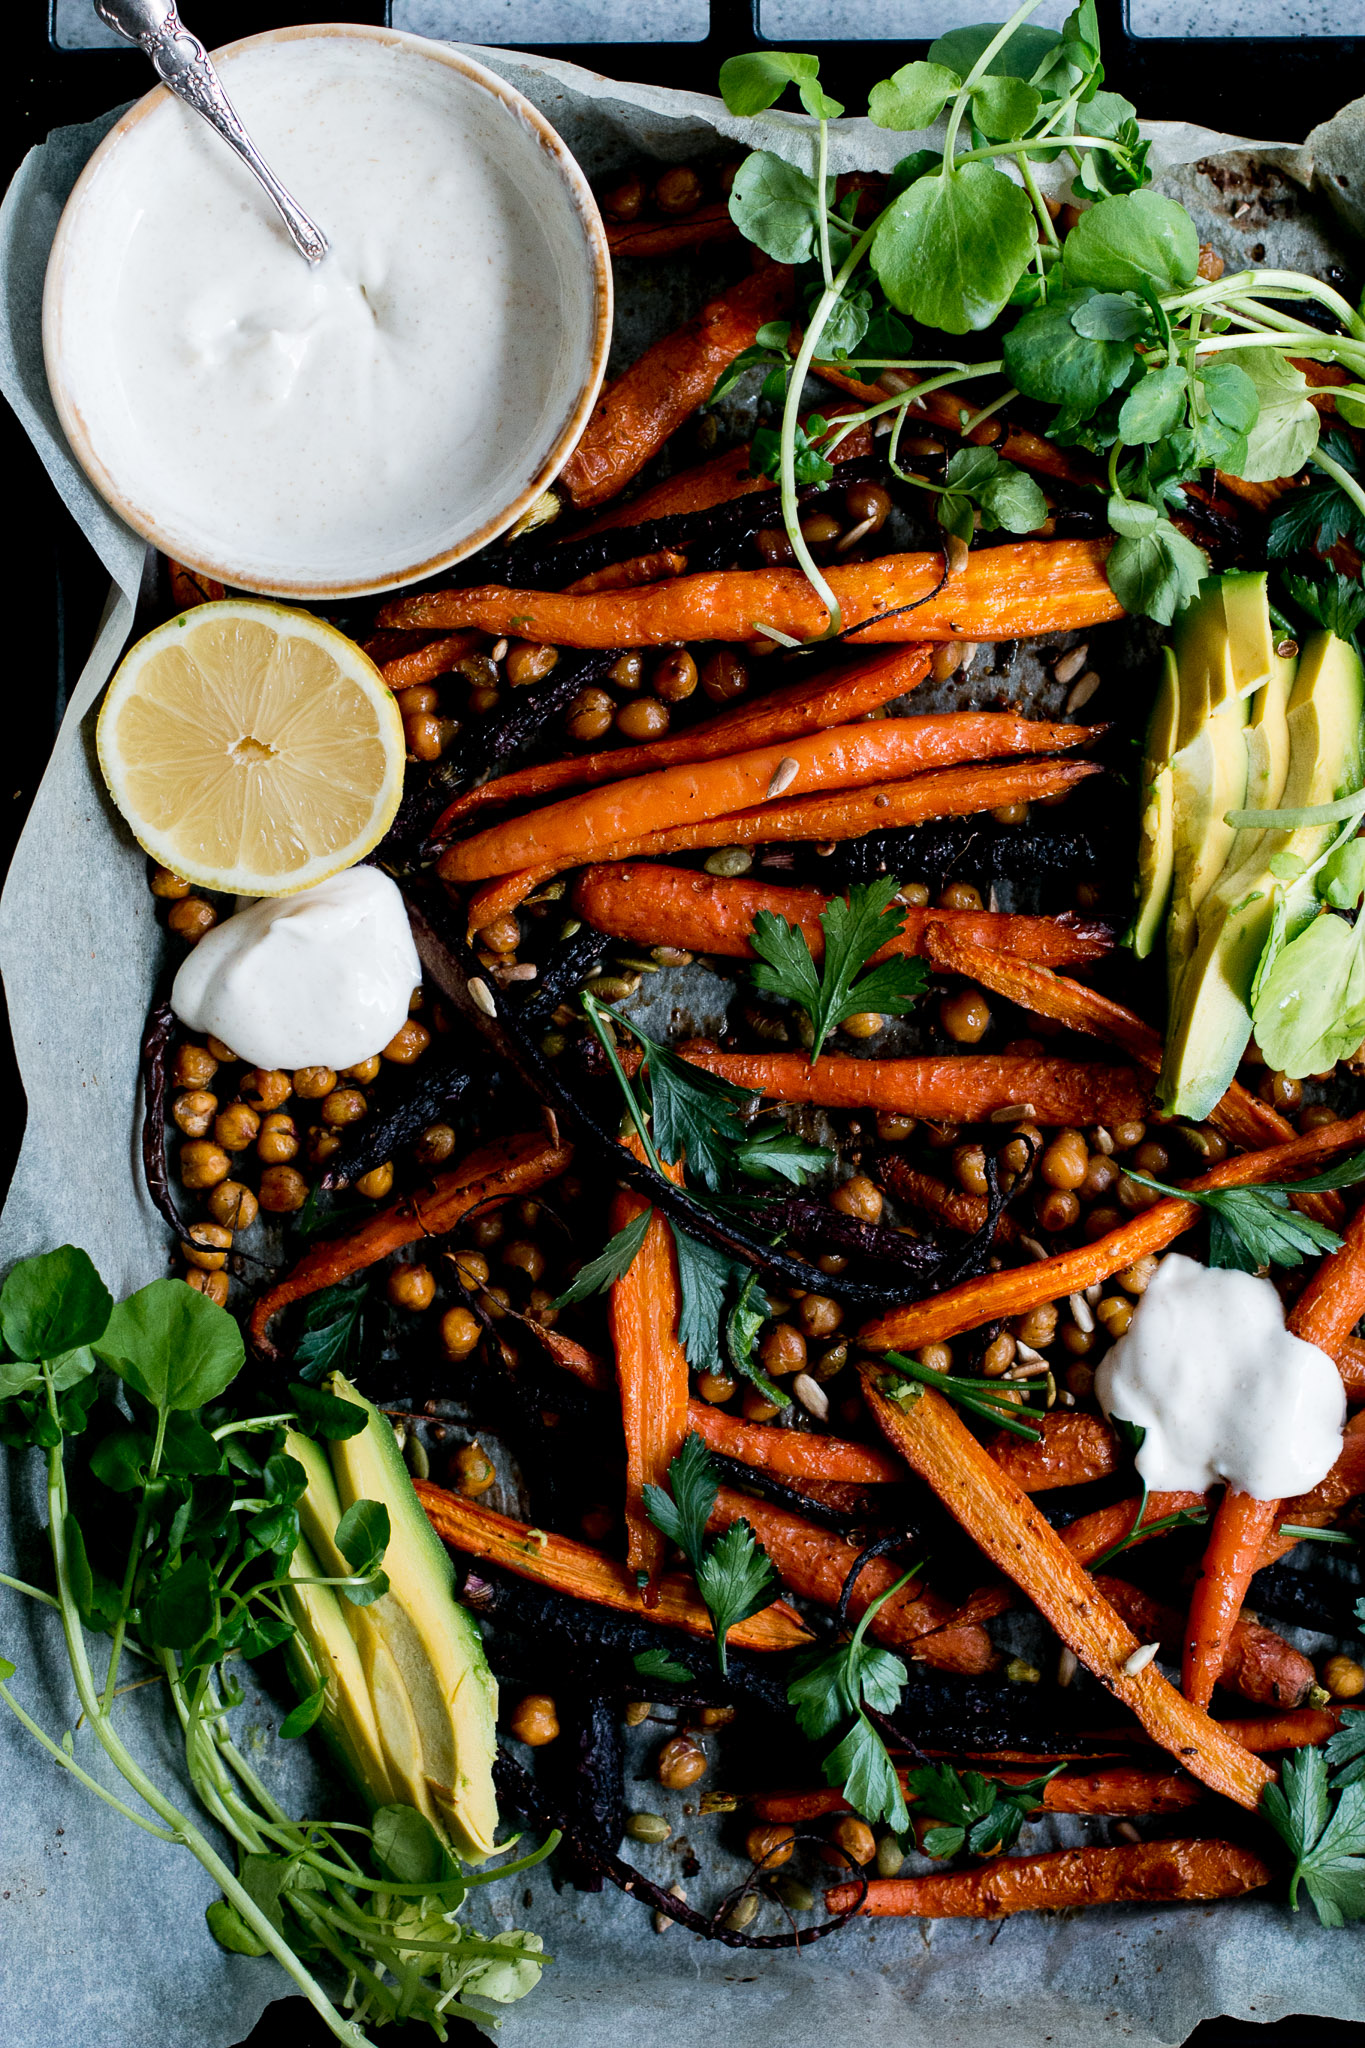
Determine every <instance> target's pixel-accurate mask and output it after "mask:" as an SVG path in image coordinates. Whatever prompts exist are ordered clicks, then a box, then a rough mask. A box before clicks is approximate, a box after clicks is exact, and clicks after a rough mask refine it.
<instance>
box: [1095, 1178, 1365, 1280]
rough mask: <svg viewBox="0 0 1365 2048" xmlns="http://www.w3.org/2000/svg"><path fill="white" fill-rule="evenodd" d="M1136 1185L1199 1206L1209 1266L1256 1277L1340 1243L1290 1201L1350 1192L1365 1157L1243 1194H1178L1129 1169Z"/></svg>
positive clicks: (1237, 1190)
mask: <svg viewBox="0 0 1365 2048" xmlns="http://www.w3.org/2000/svg"><path fill="white" fill-rule="evenodd" d="M1129 1170H1130V1172H1131V1174H1132V1178H1133V1179H1134V1180H1138V1181H1141V1182H1142V1184H1143V1186H1144V1187H1149V1188H1155V1189H1156V1191H1157V1192H1158V1194H1162V1195H1175V1196H1177V1197H1178V1198H1179V1200H1181V1201H1182V1202H1197V1203H1198V1204H1199V1206H1200V1208H1201V1209H1207V1210H1208V1211H1209V1264H1210V1265H1211V1266H1227V1267H1231V1268H1232V1269H1234V1270H1235V1271H1237V1272H1241V1273H1254V1272H1256V1271H1257V1270H1258V1269H1259V1268H1260V1267H1262V1266H1298V1265H1301V1264H1302V1263H1303V1260H1304V1258H1305V1257H1306V1256H1307V1257H1312V1256H1314V1255H1316V1254H1317V1253H1319V1252H1333V1251H1335V1250H1336V1249H1337V1247H1338V1246H1339V1245H1340V1243H1341V1239H1340V1238H1339V1237H1338V1235H1337V1233H1336V1232H1335V1231H1334V1230H1329V1229H1328V1227H1327V1225H1326V1224H1325V1223H1318V1222H1315V1221H1314V1219H1313V1218H1312V1217H1311V1216H1301V1215H1300V1214H1299V1212H1298V1210H1297V1209H1291V1208H1290V1206H1289V1198H1290V1196H1291V1195H1299V1194H1324V1193H1326V1192H1327V1190H1328V1189H1331V1188H1351V1187H1355V1186H1356V1185H1357V1184H1358V1183H1359V1182H1360V1181H1362V1180H1365V1152H1353V1153H1352V1154H1351V1156H1350V1158H1349V1159H1341V1160H1338V1162H1337V1164H1336V1165H1335V1166H1329V1167H1328V1168H1327V1170H1326V1172H1325V1173H1317V1174H1314V1175H1313V1177H1312V1179H1311V1180H1296V1181H1266V1182H1264V1183H1262V1184H1261V1185H1260V1186H1258V1187H1247V1188H1177V1187H1171V1186H1170V1185H1168V1183H1167V1182H1165V1181H1160V1180H1152V1179H1151V1178H1150V1177H1149V1176H1148V1175H1147V1174H1144V1173H1138V1172H1137V1171H1136V1170H1135V1169H1131V1168H1130V1169H1129Z"/></svg>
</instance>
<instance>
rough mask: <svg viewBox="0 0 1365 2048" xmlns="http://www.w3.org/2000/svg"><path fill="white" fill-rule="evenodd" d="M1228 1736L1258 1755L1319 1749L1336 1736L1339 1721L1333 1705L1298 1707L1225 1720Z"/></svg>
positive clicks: (1224, 1725) (1224, 1727) (1221, 1724)
mask: <svg viewBox="0 0 1365 2048" xmlns="http://www.w3.org/2000/svg"><path fill="white" fill-rule="evenodd" d="M1219 1726H1220V1727H1221V1728H1222V1730H1223V1732H1224V1734H1225V1735H1228V1736H1230V1737H1231V1738H1232V1740H1233V1741H1234V1742H1240V1743H1241V1745H1242V1747H1243V1749H1249V1750H1251V1751H1252V1753H1253V1754H1254V1755H1255V1756H1273V1755H1275V1753H1276V1752H1277V1751H1278V1750H1282V1749H1316V1748H1317V1746H1318V1744H1319V1743H1320V1742H1326V1740H1327V1738H1328V1736H1329V1735H1335V1734H1336V1731H1337V1729H1338V1727H1339V1726H1340V1722H1339V1720H1338V1717H1337V1715H1336V1714H1335V1713H1334V1712H1333V1710H1332V1708H1331V1707H1299V1708H1297V1709H1296V1710H1295V1711H1294V1712H1292V1713H1288V1714H1270V1715H1266V1716H1263V1717H1258V1718H1257V1719H1255V1720H1251V1721H1222V1722H1220V1723H1219Z"/></svg>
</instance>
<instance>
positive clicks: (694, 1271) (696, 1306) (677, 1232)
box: [671, 1223, 748, 1372]
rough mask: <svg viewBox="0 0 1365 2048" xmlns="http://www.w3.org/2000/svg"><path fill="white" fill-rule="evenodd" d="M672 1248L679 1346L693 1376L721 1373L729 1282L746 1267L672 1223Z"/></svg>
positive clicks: (745, 1270) (744, 1270)
mask: <svg viewBox="0 0 1365 2048" xmlns="http://www.w3.org/2000/svg"><path fill="white" fill-rule="evenodd" d="M671 1227H672V1231H673V1245H674V1250H675V1251H676V1253H677V1259H678V1292H679V1294H680V1296H681V1298H682V1300H681V1311H680V1313H679V1316H678V1342H679V1343H680V1344H681V1345H682V1348H683V1350H684V1351H685V1352H686V1354H687V1362H688V1364H689V1365H690V1366H691V1368H692V1370H693V1372H718V1371H719V1370H720V1319H721V1311H722V1309H723V1308H724V1305H725V1296H726V1293H727V1291H728V1289H729V1287H730V1286H731V1284H732V1282H733V1281H734V1280H736V1279H737V1278H738V1277H739V1275H740V1274H742V1273H747V1271H748V1268H747V1267H746V1266H741V1265H739V1264H738V1263H737V1262H736V1261H735V1260H734V1259H731V1258H727V1257H726V1255H725V1253H724V1252H723V1251H720V1250H719V1249H718V1248H717V1247H716V1246H715V1245H713V1244H705V1243H703V1241H702V1240H701V1238H698V1237H691V1236H689V1235H688V1233H687V1231H685V1230H682V1229H680V1228H679V1226H678V1225H677V1224H676V1223H674V1224H673V1225H672V1226H671Z"/></svg>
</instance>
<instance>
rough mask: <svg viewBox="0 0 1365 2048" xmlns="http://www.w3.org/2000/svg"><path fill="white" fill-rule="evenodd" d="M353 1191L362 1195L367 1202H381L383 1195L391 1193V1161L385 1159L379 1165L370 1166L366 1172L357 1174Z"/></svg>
mask: <svg viewBox="0 0 1365 2048" xmlns="http://www.w3.org/2000/svg"><path fill="white" fill-rule="evenodd" d="M355 1191H356V1193H357V1194H358V1195H364V1197H365V1199H366V1201H367V1202H382V1201H383V1199H384V1197H385V1195H391V1194H392V1193H393V1161H392V1160H391V1159H386V1160H385V1161H384V1162H383V1164H382V1165H380V1166H372V1167H371V1168H370V1170H369V1172H368V1173H362V1174H360V1175H359V1177H358V1178H357V1180H356V1182H355Z"/></svg>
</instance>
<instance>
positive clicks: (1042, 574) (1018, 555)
mask: <svg viewBox="0 0 1365 2048" xmlns="http://www.w3.org/2000/svg"><path fill="white" fill-rule="evenodd" d="M689 410H690V408H689ZM564 474H565V476H567V475H568V472H567V471H565V473H564ZM1109 546H1110V543H1109V542H1108V541H1107V540H1105V541H1095V540H1057V541H1046V540H1033V541H1027V540H1026V541H1016V542H1014V543H1012V544H1011V545H1008V546H1005V547H996V548H982V549H980V550H979V551H977V552H976V553H974V554H971V555H969V556H968V557H967V561H966V564H965V566H964V567H963V568H962V569H961V570H959V571H958V573H957V574H956V575H955V576H954V577H953V578H952V579H951V581H950V582H949V583H947V584H946V585H945V586H944V588H942V589H941V590H940V589H939V587H938V586H939V583H940V581H941V578H942V575H943V557H942V555H940V554H924V555H883V556H881V557H880V558H879V559H878V560H876V561H872V562H857V563H847V564H844V565H843V566H840V567H836V568H832V569H828V570H827V571H826V572H825V573H826V577H827V580H828V582H829V585H830V588H831V590H832V591H833V592H834V595H835V597H836V599H837V600H838V602H839V604H840V606H841V607H842V612H843V627H844V632H845V634H846V635H847V634H854V633H856V635H857V638H858V642H859V644H860V645H864V646H865V645H868V644H870V643H872V642H874V641H879V640H1017V639H1031V638H1033V637H1034V636H1036V635H1038V634H1042V633H1065V632H1069V631H1071V630H1073V629H1074V628H1077V627H1081V626H1098V625H1103V624H1104V623H1105V622H1106V621H1108V620H1110V619H1118V618H1122V616H1123V607H1122V606H1121V605H1120V603H1119V601H1118V599H1117V598H1116V597H1115V596H1114V593H1113V591H1112V590H1111V589H1110V588H1109V585H1108V582H1107V581H1106V580H1105V574H1104V563H1105V558H1106V556H1107V555H1108V552H1109ZM378 623H379V624H380V625H381V626H439V627H441V628H455V627H464V626H477V627H479V628H480V629H481V630H482V631H483V632H485V633H522V634H524V635H525V636H526V637H527V638H528V639H531V640H545V641H549V642H551V643H552V644H553V645H554V646H556V647H666V646H668V645H670V644H671V643H672V642H674V641H678V640H728V641H746V642H747V641H761V640H762V639H763V638H764V636H765V631H766V629H767V628H769V627H773V628H775V629H776V630H777V631H778V632H779V633H784V634H788V635H791V636H792V637H794V638H796V639H798V640H814V639H817V638H818V637H819V636H820V635H821V634H822V633H824V632H826V631H827V630H828V625H829V618H828V614H827V612H826V610H825V607H824V604H823V603H822V602H821V600H820V598H819V597H818V596H817V594H816V592H815V590H814V589H813V588H812V586H811V585H810V584H809V583H808V582H807V581H806V578H805V576H804V575H803V573H802V572H801V570H799V569H717V570H710V571H707V572H705V573H703V574H701V575H697V576H679V577H676V578H675V579H674V580H673V581H671V582H669V583H661V584H657V585H654V586H651V587H650V588H647V589H645V590H630V591H614V592H608V593H603V594H600V595H598V596H596V597H565V596H563V595H562V594H561V593H558V592H555V591H545V590H508V589H505V588H504V587H502V586H501V585H482V586H475V587H474V588H472V589H467V590H433V591H429V592H423V593H421V594H419V595H416V596H413V597H400V598H396V599H395V600H394V601H393V602H392V603H390V604H386V605H385V606H383V608H382V609H381V611H380V612H379V615H378Z"/></svg>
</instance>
